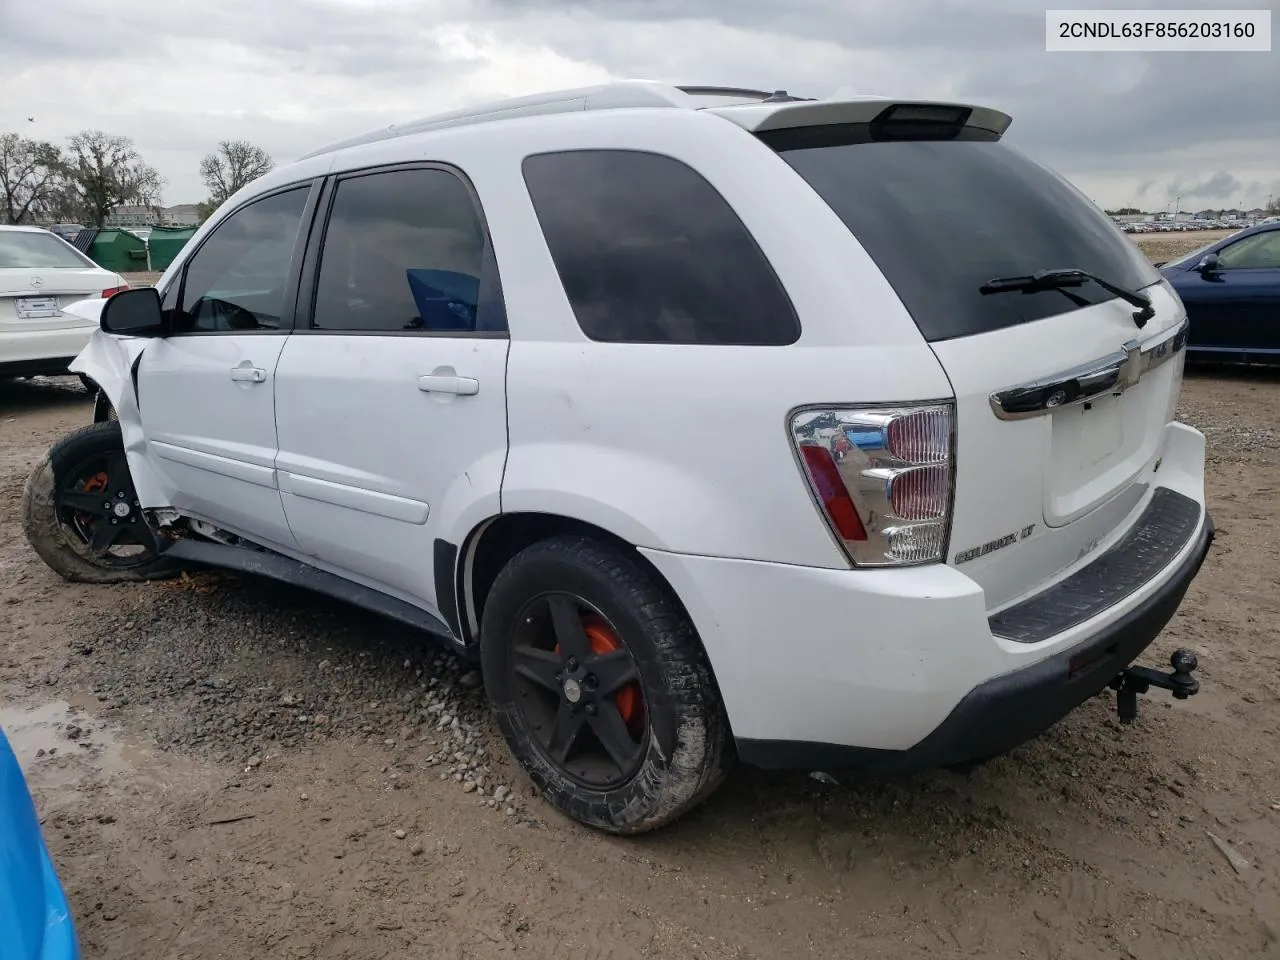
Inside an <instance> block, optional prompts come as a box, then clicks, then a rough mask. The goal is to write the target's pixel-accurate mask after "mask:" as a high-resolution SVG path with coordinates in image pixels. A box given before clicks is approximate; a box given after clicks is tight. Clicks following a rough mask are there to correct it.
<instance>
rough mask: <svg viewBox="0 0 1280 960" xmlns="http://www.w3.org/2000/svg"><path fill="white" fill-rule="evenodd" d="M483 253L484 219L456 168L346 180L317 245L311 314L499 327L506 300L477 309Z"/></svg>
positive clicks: (372, 321) (329, 326)
mask: <svg viewBox="0 0 1280 960" xmlns="http://www.w3.org/2000/svg"><path fill="white" fill-rule="evenodd" d="M486 260H487V257H486V245H485V231H484V226H483V224H482V223H481V221H480V218H479V216H478V215H477V213H476V207H475V204H474V203H473V202H472V199H471V193H470V191H469V190H468V189H467V187H466V185H465V184H464V183H463V182H462V181H461V180H460V179H458V177H456V176H454V175H453V174H452V173H449V172H447V171H444V170H394V171H388V172H386V173H373V174H367V175H365V176H359V177H352V178H350V179H347V180H342V181H341V182H339V184H338V187H337V192H336V193H335V195H334V198H333V208H332V210H331V212H330V214H329V227H328V230H327V231H326V233H325V238H324V247H323V250H322V251H321V255H320V273H319V279H318V282H317V288H316V304H315V315H314V320H313V324H314V326H315V327H316V328H317V329H320V330H370V331H387V332H390V331H396V332H399V331H403V330H424V331H463V332H466V331H474V330H487V329H501V328H502V327H503V326H504V324H503V322H502V319H501V312H500V309H499V310H490V309H486V310H484V311H482V310H481V301H482V299H483V298H482V283H481V279H482V276H483V275H484V274H485V273H486V271H485V269H484V267H485V263H486ZM489 302H490V301H488V300H487V299H485V306H486V308H487V307H488V306H489Z"/></svg>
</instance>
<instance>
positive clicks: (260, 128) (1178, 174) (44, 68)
mask: <svg viewBox="0 0 1280 960" xmlns="http://www.w3.org/2000/svg"><path fill="white" fill-rule="evenodd" d="M1057 5H1059V4H1055V6H1057ZM1095 5H1096V4H1095ZM1125 5H1126V6H1127V7H1158V6H1162V5H1167V4H1161V3H1155V2H1147V0H1126V4H1125ZM1199 5H1200V6H1210V7H1214V6H1216V7H1222V8H1224V9H1226V8H1231V7H1232V6H1234V5H1235V3H1234V0H1221V2H1216V3H1215V2H1209V0H1200V3H1199ZM0 23H4V24H5V28H4V30H3V31H2V32H0V62H3V63H4V64H5V70H4V71H3V74H2V75H0V130H9V129H20V130H22V132H23V133H26V134H28V135H38V136H42V137H45V138H47V139H53V140H62V139H63V138H65V137H67V136H69V135H70V134H72V133H74V132H75V131H77V130H79V129H83V128H85V127H97V128H102V129H106V130H109V131H111V132H113V133H121V134H125V135H128V136H131V137H133V139H134V140H135V142H136V143H137V145H138V147H139V149H140V151H141V152H142V153H143V155H144V156H145V157H146V158H147V159H148V161H149V162H151V163H152V164H153V165H155V166H157V167H158V168H159V169H160V170H161V172H162V173H163V174H164V175H165V176H166V177H167V178H168V180H169V188H168V190H167V193H166V199H167V200H168V201H169V202H183V201H193V200H197V199H200V198H201V197H202V196H203V195H204V189H203V187H202V186H201V184H200V182H199V177H198V175H197V172H196V171H197V167H198V164H199V160H200V156H201V155H202V154H204V153H205V152H207V151H209V150H211V149H213V148H214V147H215V146H216V144H217V142H218V141H219V140H222V139H230V138H243V139H248V140H252V141H254V142H256V143H259V144H261V145H262V146H263V147H265V148H266V149H267V150H268V151H270V152H271V153H272V155H273V156H275V157H276V158H277V160H279V161H282V162H283V161H287V160H290V159H292V158H294V157H297V156H300V155H301V154H304V153H306V152H308V151H309V150H312V149H314V148H315V147H317V146H320V145H322V144H324V143H327V142H331V141H334V140H338V139H342V138H345V137H347V136H350V135H352V134H355V133H359V132H361V131H363V130H366V129H370V128H374V127H378V126H383V125H386V124H387V123H390V122H393V121H397V120H405V119H411V118H414V117H419V116H423V115H426V114H430V113H433V112H437V111H441V110H448V109H452V108H455V107H458V106H463V105H466V104H470V103H476V102H480V101H484V100H489V99H497V98H501V97H504V96H508V95H517V94H522V93H529V92H534V91H538V90H548V89H554V88H557V87H569V86H576V85H584V84H594V83H600V82H605V81H607V80H609V79H611V78H623V77H643V78H646V79H656V80H667V81H670V82H680V83H711V84H725V85H741V86H753V87H761V88H765V89H770V90H772V89H787V90H790V91H792V92H796V93H800V94H803V95H809V96H833V95H849V94H855V93H874V94H883V95H892V96H904V97H906V96H923V97H938V98H943V97H951V98H959V99H967V100H971V101H975V102H981V103H986V104H989V105H991V106H995V107H998V108H1000V109H1003V110H1006V111H1007V112H1009V113H1010V114H1011V115H1012V116H1013V117H1014V123H1013V126H1012V127H1011V129H1010V131H1009V138H1010V140H1011V141H1013V142H1015V143H1016V144H1017V145H1019V146H1020V147H1022V148H1023V149H1025V150H1027V151H1028V152H1029V153H1031V154H1032V155H1033V156H1036V157H1038V158H1040V159H1043V160H1044V161H1046V162H1048V163H1050V164H1051V165H1053V166H1055V167H1056V168H1057V169H1059V170H1061V171H1062V172H1063V173H1065V174H1066V175H1067V176H1068V177H1070V178H1072V179H1073V180H1075V181H1076V182H1077V183H1078V184H1079V185H1080V186H1081V188H1082V189H1084V190H1085V192H1086V193H1087V194H1088V195H1090V196H1091V197H1093V198H1094V199H1095V200H1097V201H1098V202H1100V203H1103V204H1104V205H1107V206H1114V205H1120V204H1127V203H1130V202H1133V201H1134V200H1135V199H1141V200H1142V201H1143V202H1144V203H1149V204H1164V203H1167V202H1169V201H1170V200H1171V199H1172V197H1174V196H1181V197H1182V203H1183V206H1184V207H1186V206H1195V207H1201V206H1207V205H1209V204H1210V203H1214V202H1218V203H1221V202H1225V201H1226V200H1227V199H1228V197H1227V196H1226V194H1232V193H1239V194H1241V196H1234V197H1232V198H1231V199H1232V200H1233V201H1239V200H1241V199H1244V200H1245V201H1246V202H1247V203H1248V204H1250V205H1253V204H1260V203H1262V202H1263V201H1264V200H1265V199H1266V195H1267V193H1268V192H1275V193H1280V164H1278V162H1277V160H1276V156H1275V146H1274V145H1275V144H1276V143H1277V142H1280V111H1277V110H1276V109H1275V107H1274V101H1275V91H1276V89H1277V85H1278V83H1280V71H1277V68H1276V61H1275V57H1274V55H1269V54H1151V55H1142V54H1064V53H1054V54H1049V53H1046V52H1045V50H1044V13H1043V10H1042V9H1039V8H1034V7H1029V6H1028V5H1027V4H1026V3H1025V0H963V2H961V0H914V2H912V3H909V4H907V3H903V4H887V3H884V2H883V0H875V2H871V0H839V2H837V0H791V2H789V3H787V4H784V5H781V6H779V5H778V4H776V3H765V2H763V0H684V2H680V3H676V2H675V0H592V2H581V3H573V2H562V0H273V2H272V3H269V4H267V3H261V4H260V3H256V2H250V0H220V2H219V3H218V4H209V3H207V2H206V0H131V2H130V3H128V4H120V5H116V6H113V7H112V8H111V12H110V15H108V16H104V15H103V14H102V7H101V4H100V3H99V2H97V0H41V2H40V3H38V4H28V3H25V2H22V0H0ZM69 25H79V27H80V28H73V27H71V26H69ZM27 116H35V117H36V118H37V122H36V123H35V124H27V123H26V117H27ZM1226 178H1231V183H1232V189H1228V188H1227V186H1226V184H1227V182H1228V181H1227V179H1226ZM1224 190H1225V191H1226V194H1223V193H1222V191H1224Z"/></svg>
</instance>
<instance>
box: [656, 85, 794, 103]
mask: <svg viewBox="0 0 1280 960" xmlns="http://www.w3.org/2000/svg"><path fill="white" fill-rule="evenodd" d="M676 89H677V90H679V91H680V92H681V93H687V94H688V95H689V96H691V97H744V98H747V99H751V100H757V101H759V102H760V103H791V102H793V101H798V100H813V99H814V98H813V97H793V96H792V95H791V94H789V93H787V91H785V90H774V91H772V92H769V91H767V90H752V89H750V88H749V87H676Z"/></svg>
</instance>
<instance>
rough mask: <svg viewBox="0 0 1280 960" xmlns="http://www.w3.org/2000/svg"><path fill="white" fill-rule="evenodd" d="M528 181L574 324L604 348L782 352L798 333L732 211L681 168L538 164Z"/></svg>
mask: <svg viewBox="0 0 1280 960" xmlns="http://www.w3.org/2000/svg"><path fill="white" fill-rule="evenodd" d="M524 179H525V184H526V186H527V187H528V189H529V197H530V199H531V200H532V201H533V206H534V210H535V211H536V213H537V216H538V222H539V224H540V225H541V227H542V234H543V236H544V237H545V238H546V241H547V248H548V249H549V250H550V252H551V258H552V259H553V260H554V261H555V265H556V270H557V272H558V273H559V275H560V282H561V284H562V285H563V287H564V291H565V293H566V295H567V296H568V298H569V303H570V304H571V305H572V307H573V312H574V315H575V316H576V317H577V320H578V325H579V326H580V327H581V328H582V332H583V333H585V334H586V335H587V336H588V337H590V338H591V339H592V340H598V341H605V342H610V343H684V344H735V345H740V346H748V345H749V346H768V345H773V346H781V345H785V344H789V343H794V342H795V341H796V340H797V339H799V337H800V322H799V320H798V319H797V317H796V313H795V310H794V308H793V307H792V305H791V301H790V299H788V297H787V294H786V292H785V291H784V290H783V289H782V284H781V282H780V281H779V280H778V277H777V274H775V273H774V272H773V268H772V267H770V266H769V262H768V261H767V260H766V259H765V257H764V254H763V253H762V252H761V251H760V248H759V247H758V246H757V245H756V242H755V240H754V239H753V238H752V236H751V234H750V233H749V232H748V231H747V228H746V227H745V226H744V225H743V223H742V221H741V220H739V219H738V215H737V214H736V213H734V211H733V209H732V208H731V207H730V206H729V204H728V202H727V201H726V200H725V199H724V197H722V196H721V195H720V194H719V192H717V191H716V189H715V188H714V187H713V186H711V184H710V183H708V182H707V181H706V180H705V179H704V178H703V177H702V175H701V174H699V173H697V172H696V171H695V170H693V169H692V168H691V167H689V166H687V165H686V164H684V163H681V162H680V161H679V160H675V159H673V158H671V157H666V156H661V155H659V154H656V153H644V152H639V151H631V150H575V151H569V152H564V153H544V154H538V155H535V156H531V157H528V158H526V159H525V161H524Z"/></svg>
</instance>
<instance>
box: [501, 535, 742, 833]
mask: <svg viewBox="0 0 1280 960" xmlns="http://www.w3.org/2000/svg"><path fill="white" fill-rule="evenodd" d="M480 643H481V666H482V668H483V674H484V682H485V689H486V691H487V692H488V696H489V701H490V703H491V704H492V706H493V709H494V711H495V713H496V715H497V720H498V726H499V728H500V729H501V730H502V734H503V736H504V737H505V738H506V741H507V745H508V746H509V747H510V749H511V752H512V753H513V754H514V755H515V758H516V760H517V761H518V762H519V763H520V765H521V766H522V767H523V768H524V770H525V772H526V773H528V775H529V777H530V778H531V779H532V780H533V782H534V783H535V784H536V785H537V786H538V788H539V789H540V790H541V791H542V794H543V796H544V797H545V799H546V800H548V801H549V802H550V803H551V804H552V805H553V806H555V807H557V808H558V809H559V810H561V811H562V812H564V813H566V814H567V815H569V816H570V817H572V818H573V819H575V820H578V821H579V822H581V823H584V824H586V825H588V826H591V827H596V828H598V829H601V830H606V831H609V832H611V833H641V832H644V831H646V830H652V829H654V828H655V827H659V826H661V825H663V824H665V823H667V822H669V821H671V820H674V819H675V818H677V817H679V816H680V815H681V814H683V813H685V812H686V811H687V810H689V809H690V808H692V807H694V806H696V805H697V804H698V803H700V802H701V801H702V800H703V799H705V798H706V797H707V796H708V795H709V794H710V793H711V792H712V791H713V790H714V789H715V788H716V787H717V786H718V785H719V784H720V782H721V781H722V780H723V779H724V776H725V774H726V773H727V772H728V770H729V767H730V766H731V764H732V762H733V747H732V738H731V735H730V731H729V724H728V720H727V718H726V717H725V713H724V708H723V705H722V704H721V701H720V695H719V691H718V690H717V688H716V684H715V680H714V677H713V676H712V672H711V667H710V665H709V663H708V662H707V657H706V653H705V652H704V650H703V649H702V644H701V642H700V641H699V639H698V636H697V633H696V632H695V630H694V628H693V624H692V623H690V622H689V619H688V617H687V615H686V614H685V613H684V611H683V610H682V609H681V608H680V605H679V604H678V603H677V602H676V600H675V598H674V597H673V596H672V595H671V593H670V591H669V590H668V589H667V587H666V585H665V584H663V583H661V582H660V581H659V580H658V579H657V578H656V577H655V576H654V575H653V574H651V573H650V572H649V571H647V570H646V569H645V568H644V567H642V566H641V564H640V563H639V562H637V560H636V559H634V558H633V557H631V556H629V555H628V554H627V553H626V552H624V551H623V550H621V549H618V548H615V547H613V546H610V545H607V544H604V543H601V542H599V541H596V540H592V539H589V538H586V537H582V536H562V537H555V538H553V539H550V540H544V541H542V542H540V543H537V544H534V545H533V546H531V547H528V548H526V549H525V550H523V551H521V552H520V553H519V554H517V555H516V557H515V558H513V559H512V560H511V562H510V563H508V564H507V566H506V567H505V568H504V569H503V570H502V572H501V573H499V575H498V577H497V579H496V580H495V581H494V584H493V587H492V589H491V590H490V591H489V594H488V597H487V598H486V600H485V605H484V613H483V622H482V624H481V640H480Z"/></svg>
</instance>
